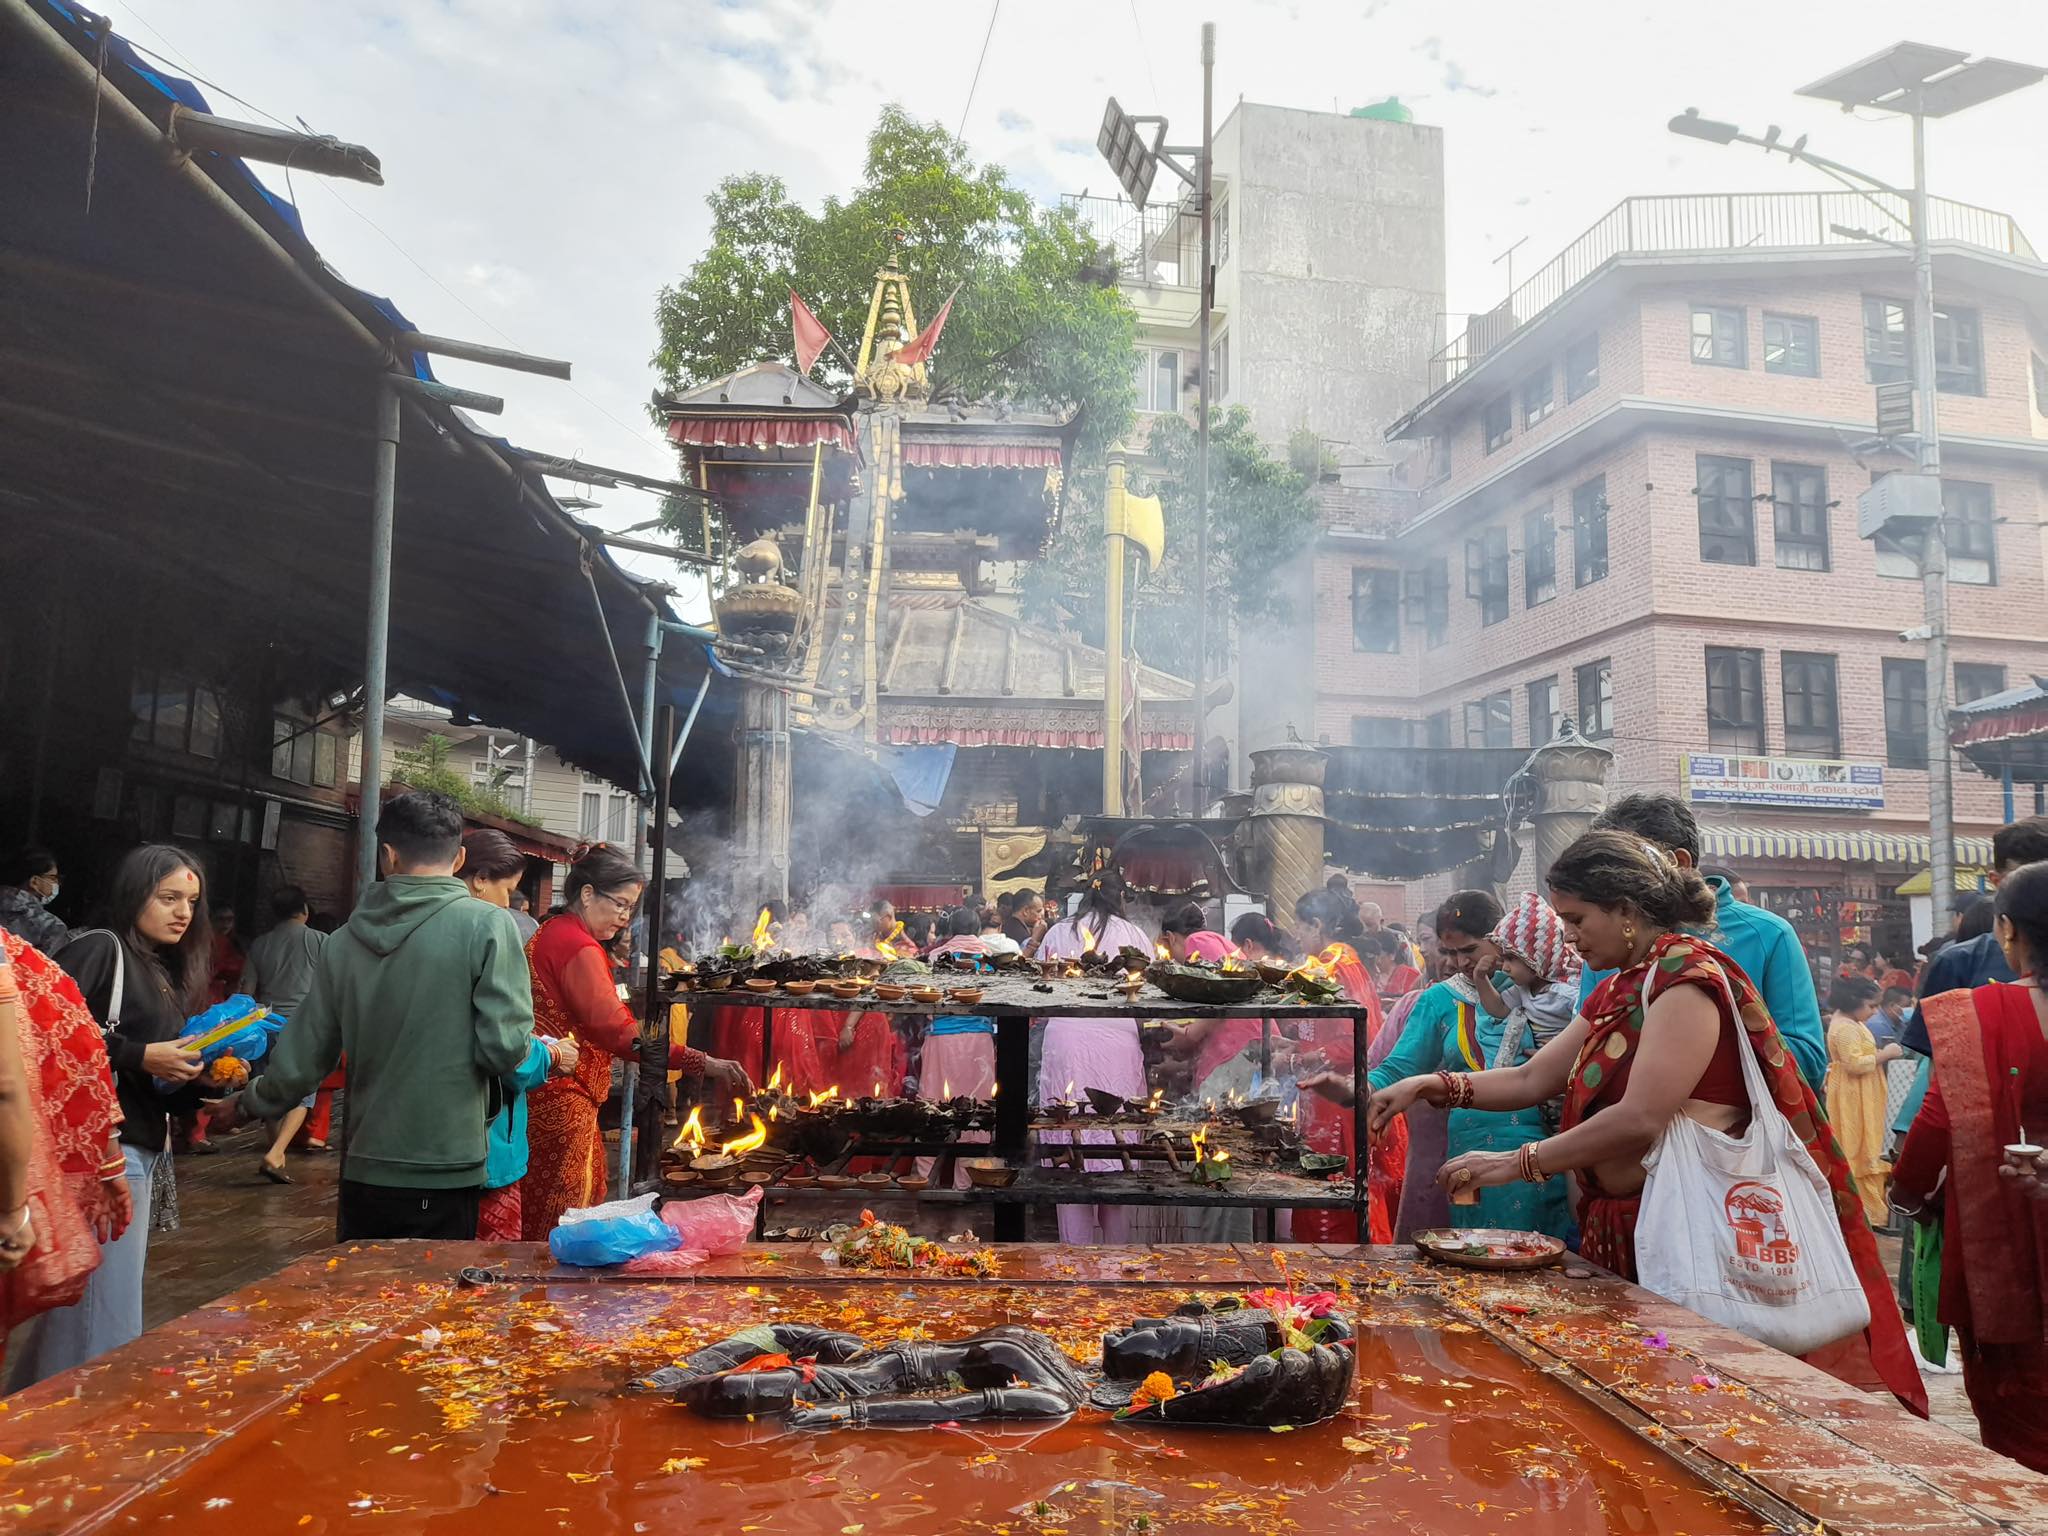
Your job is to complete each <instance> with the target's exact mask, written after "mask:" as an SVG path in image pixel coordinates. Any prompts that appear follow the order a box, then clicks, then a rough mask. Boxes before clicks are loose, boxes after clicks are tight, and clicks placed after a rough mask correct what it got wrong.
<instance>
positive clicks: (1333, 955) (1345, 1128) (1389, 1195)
mask: <svg viewBox="0 0 2048 1536" xmlns="http://www.w3.org/2000/svg"><path fill="white" fill-rule="evenodd" d="M1294 915H1295V930H1294V931H1295V935H1296V936H1297V937H1298V938H1299V939H1300V940H1301V942H1302V945H1303V947H1304V948H1305V949H1306V950H1307V951H1308V953H1309V954H1311V955H1313V956H1315V957H1316V958H1317V959H1319V960H1320V961H1322V963H1323V964H1324V965H1327V966H1328V967H1329V968H1330V969H1331V970H1332V971H1333V972H1335V973H1336V977H1337V984H1338V985H1339V986H1341V987H1342V988H1343V989H1344V995H1345V996H1346V997H1348V998H1350V999H1351V1001H1352V1003H1353V1004H1355V1005H1356V1006H1357V1007H1358V1008H1360V1009H1362V1010H1363V1011H1364V1013H1365V1015H1366V1026H1365V1029H1366V1034H1365V1041H1366V1044H1367V1046H1370V1045H1371V1044H1372V1043H1373V1041H1375V1040H1376V1039H1378V1038H1379V1032H1380V1026H1381V1023H1382V1015H1381V1012H1380V994H1379V988H1378V986H1377V985H1376V984H1375V983H1374V981H1373V979H1372V975H1371V973H1370V972H1369V971H1367V970H1366V968H1365V963H1364V962H1363V961H1362V960H1360V959H1359V958H1358V951H1357V950H1355V949H1353V948H1352V947H1351V946H1350V945H1349V944H1348V943H1346V942H1344V940H1343V939H1342V938H1340V937H1339V936H1338V934H1339V929H1340V927H1341V925H1342V924H1343V922H1344V920H1345V919H1346V918H1347V917H1349V916H1350V915H1351V910H1350V908H1349V907H1348V906H1347V905H1346V904H1345V902H1344V901H1343V899H1342V898H1341V897H1339V896H1337V895H1336V894H1334V893H1333V892H1330V891H1326V890H1324V891H1310V892H1309V893H1308V895H1306V896H1304V897H1302V898H1301V901H1300V902H1299V903H1298V904H1297V905H1296V907H1295V909H1294ZM1303 1030H1304V1038H1303V1045H1304V1047H1305V1048H1307V1049H1308V1050H1311V1051H1319V1052H1320V1053H1321V1055H1322V1058H1323V1061H1324V1062H1325V1064H1326V1065H1325V1068H1324V1070H1323V1072H1322V1073H1319V1074H1317V1078H1320V1077H1324V1076H1327V1077H1330V1078H1334V1079H1344V1080H1347V1081H1348V1080H1349V1079H1350V1078H1351V1076H1352V1073H1353V1070H1354V1068H1355V1066H1356V1063H1355V1062H1354V1061H1353V1059H1352V1049H1351V1048H1352V1027H1351V1020H1350V1019H1348V1018H1346V1019H1314V1020H1310V1021H1308V1022H1307V1023H1306V1024H1305V1025H1304V1026H1303ZM1317 1078H1311V1079H1310V1080H1309V1081H1310V1083H1313V1082H1314V1081H1316V1080H1317ZM1304 1086H1305V1087H1306V1086H1308V1084H1304ZM1297 1102H1298V1103H1299V1104H1300V1106H1301V1139H1302V1140H1303V1141H1304V1142H1306V1143H1307V1145H1308V1147H1309V1148H1310V1150H1311V1151H1315V1152H1341V1153H1343V1155H1344V1157H1345V1158H1346V1160H1347V1161H1348V1162H1349V1163H1350V1165H1351V1166H1352V1167H1353V1168H1355V1167H1356V1165H1357V1157H1358V1144H1357V1133H1356V1128H1355V1126H1354V1124H1353V1112H1352V1110H1351V1108H1350V1106H1349V1105H1339V1104H1336V1103H1333V1102H1332V1101H1331V1100H1330V1099H1328V1098H1326V1097H1325V1096H1324V1095H1323V1094H1321V1093H1315V1092H1305V1093H1303V1094H1302V1096H1301V1098H1300V1099H1299V1100H1298V1101H1297ZM1371 1158H1372V1161H1371V1166H1370V1167H1369V1168H1368V1169H1367V1170H1366V1201H1367V1206H1366V1212H1367V1215H1366V1220H1367V1230H1366V1231H1365V1232H1364V1233H1360V1232H1359V1230H1358V1219H1357V1218H1356V1217H1355V1216H1352V1215H1351V1214H1349V1213H1348V1212H1343V1211H1296V1212H1294V1221H1293V1227H1292V1232H1293V1238H1294V1241H1295V1242H1297V1243H1356V1242H1368V1243H1391V1242H1392V1241H1393V1240H1394V1213H1395V1212H1396V1211H1397V1210H1399V1209H1400V1208H1401V1178H1402V1175H1403V1173H1404V1172H1405V1171H1406V1169H1407V1165H1408V1127H1407V1125H1406V1123H1405V1122H1399V1121H1397V1122H1395V1123H1393V1124H1390V1125H1388V1126H1387V1127H1385V1128H1384V1129H1382V1130H1381V1131H1379V1132H1378V1133H1377V1134H1376V1135H1375V1136H1374V1137H1373V1140H1372V1152H1371Z"/></svg>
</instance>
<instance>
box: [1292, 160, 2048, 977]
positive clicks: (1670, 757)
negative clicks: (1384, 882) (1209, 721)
mask: <svg viewBox="0 0 2048 1536" xmlns="http://www.w3.org/2000/svg"><path fill="white" fill-rule="evenodd" d="M1872 221H1873V213H1872V210H1871V209H1870V208H1869V206H1868V205H1867V204H1865V203H1863V202H1862V201H1861V200H1860V199H1858V198H1855V197H1852V196H1848V195H1846V194H1845V195H1841V196H1836V195H1831V194H1763V195H1751V196H1729V197H1652V198H1632V199H1630V200H1628V201H1627V202H1624V203H1622V204H1620V205H1619V206H1618V207H1616V208H1615V209H1614V210H1613V211H1612V212H1611V213H1610V214H1609V215H1608V216H1607V217H1606V218H1605V219H1603V220H1602V221H1601V222H1600V223H1599V224H1598V225H1596V226H1595V227H1594V228H1593V229H1592V230H1590V231H1589V232H1588V233H1587V234H1586V235H1585V236H1583V237H1582V238H1581V239H1580V240H1579V241H1577V242H1576V243H1575V244H1574V245H1573V246H1572V247H1571V248H1570V249H1569V250H1567V251H1566V252H1565V253H1564V254H1563V255H1561V256H1560V257H1558V258H1557V260H1556V261H1554V262H1552V263H1551V264H1550V265H1549V266H1548V267H1546V268H1545V269H1544V270H1543V271H1542V272H1540V273H1538V274H1537V276H1536V277H1534V278H1533V279H1531V280H1530V282H1528V283H1527V284H1525V285H1523V287H1522V288H1521V289H1520V290H1518V291H1517V293H1516V294H1515V295H1514V296H1513V297H1512V298H1511V299H1510V300H1509V301H1508V302H1507V303H1506V304H1504V305H1503V306H1502V307H1501V308H1500V309H1498V310H1496V311H1494V312H1492V313H1491V314H1488V315H1484V316H1476V317H1474V318H1473V320H1472V322H1471V324H1470V325H1469V326H1468V327H1467V329H1466V331H1465V333H1464V335H1463V336H1461V337H1459V338H1458V339H1457V340H1455V341H1454V342H1453V343H1452V344H1451V345H1450V346H1449V347H1446V348H1445V349H1444V350H1443V351H1442V352H1441V353H1439V354H1438V356H1437V357H1436V359H1434V360H1433V363H1432V370H1431V381H1432V386H1433V388H1432V392H1431V393H1430V394H1429V395H1428V396H1427V398H1425V399H1423V400H1422V401H1420V402H1419V403H1418V404H1416V405H1415V406H1414V407H1413V408H1412V409H1411V410H1409V411H1408V412H1407V414H1406V415H1404V416H1403V417H1402V418H1401V419H1400V420H1399V421H1398V422H1396V423H1395V425H1394V426H1393V428H1392V429H1390V432H1389V434H1388V435H1389V437H1390V438H1391V439H1394V440H1396V441H1398V442H1407V443H1409V444H1411V445H1412V448H1413V456H1412V457H1411V458H1410V459H1409V460H1408V463H1407V466H1406V478H1407V479H1408V481H1409V482H1410V484H1411V485H1412V486H1413V487H1414V488H1415V495H1416V497H1417V500H1416V501H1414V502H1410V503H1409V504H1408V506H1407V507H1406V508H1402V507H1401V506H1400V505H1399V503H1398V501H1397V500H1396V499H1395V498H1394V497H1392V496H1385V495H1383V496H1382V497H1379V498H1375V497H1373V496H1371V495H1370V494H1369V493H1355V494H1354V493H1341V492H1334V491H1333V492H1332V493H1331V495H1330V496H1329V497H1326V501H1327V502H1329V503H1330V505H1329V506H1328V508H1327V510H1328V512H1329V516H1328V517H1326V524H1327V529H1326V534H1325V537H1324V540H1323V543H1322V547H1321V550H1320V552H1319V554H1318V558H1317V571H1316V605H1317V619H1318V622H1317V635H1316V674H1317V730H1318V733H1319V734H1320V735H1321V736H1322V737H1324V738H1325V739H1327V740H1329V741H1333V742H1343V741H1350V742H1357V743H1362V744H1373V743H1385V744H1389V745H1398V744H1406V743H1409V742H1413V743H1415V744H1418V745H1428V744H1450V745H1470V746H1509V745H1514V746H1520V745H1530V746H1534V745H1536V744H1539V743H1541V742H1542V741H1544V740H1546V739H1547V738H1548V736H1549V734H1550V732H1551V731H1552V730H1553V729H1554V727H1555V724H1556V722H1557V721H1558V720H1560V719H1562V718H1564V717H1566V716H1567V715H1569V716H1572V717H1575V718H1576V719H1577V721H1578V723H1579V726H1580V728H1581V730H1583V731H1584V732H1585V733H1586V734H1587V735H1590V736H1596V737H1600V738H1602V739H1604V740H1605V741H1606V742H1607V744H1608V745H1609V746H1611V747H1612V748H1613V749H1614V752H1615V766H1614V771H1613V774H1612V776H1611V779H1610V783H1611V785H1612V786H1613V788H1614V789H1615V790H1616V791H1626V790H1631V789H1656V790H1664V791H1671V792H1676V793H1679V794H1682V795H1686V796H1689V797H1690V798H1691V800H1692V801H1693V802H1694V803H1695V805H1696V806H1697V807H1698V809H1699V811H1700V814H1701V817H1702V819H1703V820H1704V821H1707V822H1710V823H1711V834H1710V840H1709V848H1708V854H1707V857H1708V860H1709V861H1710V862H1717V863H1724V864H1728V865H1731V866H1733V867H1734V868H1736V869H1737V870H1739V871H1740V872H1741V873H1742V874H1744V875H1745V876H1746V877H1747V878H1748V879H1749V881H1750V883H1751V886H1752V888H1753V889H1754V890H1755V891H1756V892H1757V893H1758V899H1759V900H1762V901H1764V902H1765V903H1766V904H1768V905H1771V906H1773V907H1776V908H1777V909H1779V910H1781V911H1786V912H1787V913H1788V915H1792V916H1793V917H1794V920H1795V922H1798V923H1799V924H1800V926H1801V927H1802V929H1803V930H1804V931H1806V933H1807V935H1808V937H1809V939H1811V940H1814V941H1816V942H1817V943H1818V944H1819V947H1821V948H1824V949H1833V948H1836V947H1837V945H1838V944H1839V943H1840V942H1846V941H1847V940H1848V938H1850V937H1851V936H1852V935H1853V936H1855V937H1862V938H1868V937H1870V936H1872V935H1873V934H1874V935H1875V936H1876V937H1879V938H1880V939H1883V938H1891V939H1894V940H1896V939H1898V938H1900V937H1902V936H1903V930H1904V927H1905V914H1906V909H1905V904H1904V903H1903V902H1901V901H1900V900H1899V899H1898V897H1897V891H1898V887H1899V886H1900V885H1902V884H1905V883H1907V882H1908V881H1909V880H1910V878H1911V877H1912V876H1913V875H1914V874H1916V873H1917V872H1919V871H1921V870H1922V869H1924V868H1925V866H1926V862H1927V858H1928V851H1927V839H1926V833H1927V772H1926V747H1925V742H1926V734H1925V718H1926V717H1925V708H1926V694H1925V668H1924V659H1923V656H1924V651H1923V647H1922V645H1921V644H1920V643H1919V642H1917V641H1914V640H1905V639H1901V638H1900V635H1901V631H1909V630H1912V629H1914V628H1915V627H1916V626H1918V625H1919V624H1920V623H1921V622H1922V615H1921V588H1920V584H1919V581H1918V570H1917V564H1916V557H1915V553H1914V551H1913V550H1911V549H1907V548H1896V547H1885V546H1882V545H1874V544H1873V543H1871V542H1868V541H1865V540H1864V539H1861V538H1859V537H1858V535H1857V519H1856V499H1857V496H1858V494H1859V493H1860V492H1861V491H1863V490H1864V489H1865V488H1866V487H1868V486H1869V485H1870V484H1871V482H1872V480H1873V479H1874V478H1876V477H1878V476H1880V475H1882V474H1884V473H1887V472H1889V471H1891V470H1895V469H1910V468H1911V467H1912V460H1911V459H1910V457H1908V456H1907V454H1906V453H1905V452H1904V451H1901V450H1899V449H1897V448H1893V447H1887V446H1885V445H1883V444H1881V443H1876V442H1874V441H1873V439H1874V432H1875V429H1874V427H1873V422H1874V420H1875V395H1874V389H1873V386H1874V385H1875V384H1877V383H1880V382H1885V381H1889V380H1898V379H1903V378H1905V377H1906V376H1907V374H1908V371H1909V367H1910V364H1909V361H1908V360H1909V358H1910V356H1911V349H1910V346H1909V344H1908V335H1907V327H1908V326H1909V324H1910V315H1911V304H1910V300H1911V296H1912V282H1911V277H1912V273H1911V266H1910V263H1909V261H1908V259H1907V258H1906V256H1905V255H1904V254H1903V253H1902V252H1901V251H1899V250H1897V249H1895V248H1893V247H1891V246H1888V245H1885V244H1881V243H1877V242H1874V241H1871V240H1854V239H1849V238H1846V237H1844V236H1842V235H1839V234H1836V233H1832V232H1831V231H1830V225H1832V224H1843V225H1868V224H1869V223H1871V222H1872ZM1933 224H1934V236H1935V240H1936V247H1935V249H1936V256H1935V281H1936V293H1937V300H1938V305H1939V309H1938V313H1937V318H1936V336H1935V347H1936V354H1937V362H1938V367H1939V380H1938V382H1939V386H1940V390H1941V396H1940V428H1941V434H1942V441H1943V457H1942V463H1943V481H1944V486H1945V491H1946V495H1945V507H1946V519H1947V522H1946V527H1947V534H1948V540H1949V548H1950V567H1951V578H1950V598H1949V602H1950V628H1951V635H1952V641H1951V648H1952V651H1953V656H1954V664H1955V675H1954V678H1953V680H1952V683H1951V688H1952V699H1953V700H1970V699H1974V698H1980V697H1983V696H1985V695H1987V694H1989V693H1992V692H1995V691H1998V690H1999V689H2002V688H2004V687H2006V686H2008V684H2018V683H2024V682H2026V681H2027V679H2028V678H2029V676H2030V675H2037V674H2044V673H2048V601H2044V599H2048V591H2044V561H2043V542H2042V531H2041V521H2042V518H2043V516H2044V514H2048V361H2044V359H2048V265H2044V264H2043V262H2042V261H2041V259H2040V258H2039V257H2038V256H2036V254H2035V253H2034V251H2033V249H2032V247H2031V246H2029V245H2028V243H2027V241H2026V239H2025V238H2024V236H2022V235H2021V233H2020V232H2019V230H2018V229H2017V228H2016V227H2015V226H2014V225H2013V223H2012V221H2011V220H2010V219H2009V218H2007V217H2006V216H2005V215H2003V214H1997V213H1992V212H1989V211H1987V210H1983V209H1978V208H1972V207H1968V206H1965V205H1961V204H1952V203H1942V202H1940V201H1939V200H1936V202H1935V204H1934V208H1933ZM1887 233H1888V234H1890V235H1895V236H1897V237H1898V238H1901V239H1903V238H1904V234H1903V225H1901V226H1900V227H1899V228H1898V229H1892V230H1888V231H1887ZM1387 503H1392V505H1387ZM2028 809H2031V806H2029V805H2026V804H2022V805H2021V807H2020V810H2021V811H2022V812H2025V811H2026V810H2028ZM1956 820H1957V831H1958V842H1959V844H1960V850H1959V863H1960V864H1962V865H1965V866H1977V865H1982V864H1983V863H1985V862H1986V860H1987V857H1988V847H1987V838H1988V834H1989V833H1990V832H1991V831H1992V830H1993V829H1994V828H1995V827H1996V826H1997V825H1998V824H1999V823H2000V822H2001V821H2002V820H2003V808H2002V804H2001V787H2000V786H1999V785H1998V784H1997V783H1995V782H1993V781H1991V780H1988V779H1985V778H1983V777H1982V776H1981V775H1979V774H1977V773H1975V772H1974V771H1973V770H1972V769H1970V767H1969V765H1968V764H1967V763H1963V762H1962V761H1961V760H1960V759H1958V764H1957V772H1956ZM1423 894H1424V895H1429V894H1433V893H1423Z"/></svg>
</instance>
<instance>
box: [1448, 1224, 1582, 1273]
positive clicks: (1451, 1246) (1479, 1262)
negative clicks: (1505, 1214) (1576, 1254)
mask: <svg viewBox="0 0 2048 1536" xmlns="http://www.w3.org/2000/svg"><path fill="white" fill-rule="evenodd" d="M1414 1241H1415V1248H1416V1251H1417V1252H1418V1253H1420V1254H1421V1255H1422V1256H1423V1257H1424V1258H1426V1259H1435V1260H1436V1261H1437V1262H1438V1263H1440V1264H1455V1265H1457V1266H1458V1267H1459V1268H1461V1269H1487V1270H1497V1271H1500V1270H1518V1269H1548V1268H1549V1267H1550V1266H1551V1265H1553V1264H1555V1263H1557V1262H1558V1261H1559V1260H1560V1259H1562V1258H1563V1257H1564V1244H1563V1243H1561V1242H1560V1241H1558V1240H1557V1239H1556V1238H1554V1237H1551V1236H1549V1235H1547V1234H1545V1233H1542V1232H1520V1231H1516V1230H1514V1229H1512V1228H1508V1227H1433V1228H1431V1229H1430V1230H1429V1231H1427V1232H1418V1233H1416V1234H1415V1239H1414ZM1513 1242H1535V1243H1540V1244H1542V1245H1543V1251H1542V1252H1541V1253H1531V1254H1526V1255H1517V1256H1515V1257H1513V1258H1500V1257H1495V1256H1493V1255H1491V1254H1486V1253H1467V1252H1463V1251H1462V1250H1463V1249H1464V1247H1465V1246H1466V1245H1468V1244H1472V1243H1483V1244H1494V1243H1513ZM1438 1245H1442V1246H1438Z"/></svg>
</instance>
